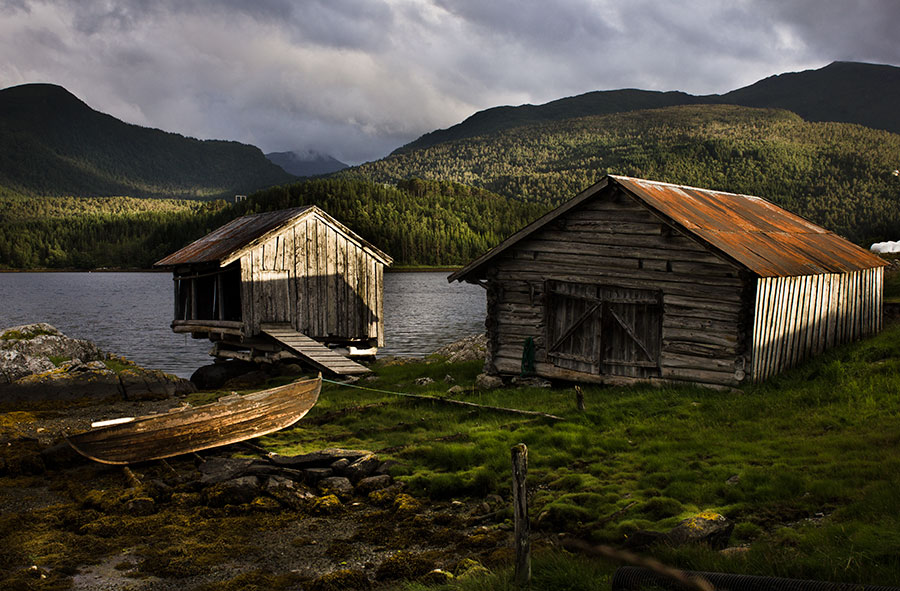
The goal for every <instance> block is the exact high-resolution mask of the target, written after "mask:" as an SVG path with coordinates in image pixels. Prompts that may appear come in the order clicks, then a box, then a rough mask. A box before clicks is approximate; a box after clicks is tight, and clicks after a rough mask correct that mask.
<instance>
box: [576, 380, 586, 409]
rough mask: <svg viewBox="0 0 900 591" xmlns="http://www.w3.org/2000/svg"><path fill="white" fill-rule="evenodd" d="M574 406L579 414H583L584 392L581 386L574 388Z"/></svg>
mask: <svg viewBox="0 0 900 591" xmlns="http://www.w3.org/2000/svg"><path fill="white" fill-rule="evenodd" d="M575 405H576V406H577V407H578V410H579V411H580V412H584V390H582V389H581V386H575Z"/></svg>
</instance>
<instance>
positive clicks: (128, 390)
mask: <svg viewBox="0 0 900 591" xmlns="http://www.w3.org/2000/svg"><path fill="white" fill-rule="evenodd" d="M61 360H64V361H61ZM111 362H115V363H114V364H113V363H111ZM57 363H58V364H59V366H57ZM122 366H124V369H120V370H119V371H118V372H117V371H115V370H113V369H111V367H116V368H121V367H122ZM193 391H194V388H193V386H192V385H191V384H190V383H189V382H188V381H187V380H183V379H181V378H177V377H175V376H172V375H169V374H166V373H164V372H161V371H155V370H147V369H143V368H141V367H138V366H137V365H135V364H133V363H131V362H130V361H128V360H127V359H125V358H122V357H116V356H114V355H108V354H106V353H104V352H103V351H101V350H100V349H99V348H98V347H97V345H95V344H94V343H92V342H90V341H85V340H82V339H73V338H70V337H67V336H66V335H64V334H62V333H61V332H60V331H59V330H57V329H56V328H54V327H53V326H51V325H49V324H46V323H38V324H26V325H22V326H14V327H12V328H8V329H6V330H4V331H2V332H0V399H3V400H9V401H20V400H71V399H78V398H95V399H101V400H102V399H107V398H121V397H123V396H124V397H126V398H128V399H130V400H143V399H161V398H167V397H169V396H172V395H174V394H187V393H189V392H193Z"/></svg>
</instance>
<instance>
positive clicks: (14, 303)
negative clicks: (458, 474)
mask: <svg viewBox="0 0 900 591" xmlns="http://www.w3.org/2000/svg"><path fill="white" fill-rule="evenodd" d="M447 275H448V273H446V272H428V273H385V275H384V302H385V305H384V316H385V320H384V321H385V329H384V331H385V346H384V347H382V348H381V349H380V350H379V354H387V355H401V356H412V357H419V356H423V355H427V354H428V353H431V352H432V351H434V350H435V349H437V348H438V347H440V346H442V345H445V344H447V343H451V342H453V341H455V340H457V339H460V338H462V337H464V336H468V335H471V334H475V333H478V332H483V331H484V316H485V295H484V290H483V289H482V288H480V287H478V286H476V285H470V284H467V283H466V284H459V283H453V284H449V283H447ZM173 297H174V294H173V288H172V276H171V275H170V274H169V273H0V329H3V328H7V327H10V326H16V325H19V324H29V323H32V322H47V323H49V324H52V325H53V326H55V327H56V328H58V329H59V330H61V331H62V332H63V333H65V334H66V335H68V336H71V337H75V338H80V339H88V340H90V341H93V342H95V343H97V345H98V346H99V347H100V348H101V349H103V350H104V351H108V352H110V353H116V354H118V355H124V356H125V357H127V358H128V359H131V360H132V361H135V362H136V363H138V364H139V365H142V366H144V367H148V368H153V369H161V370H163V371H166V372H168V373H173V374H175V375H177V376H181V377H190V375H191V374H192V373H193V372H194V370H195V369H197V368H198V367H200V366H201V365H206V364H207V363H210V362H211V361H212V358H211V357H209V355H208V352H209V349H210V346H211V344H210V342H209V341H207V340H205V339H204V340H195V339H192V338H191V337H190V335H180V334H175V333H173V332H172V330H171V329H170V328H169V324H170V323H171V321H172V313H173V306H174V304H173Z"/></svg>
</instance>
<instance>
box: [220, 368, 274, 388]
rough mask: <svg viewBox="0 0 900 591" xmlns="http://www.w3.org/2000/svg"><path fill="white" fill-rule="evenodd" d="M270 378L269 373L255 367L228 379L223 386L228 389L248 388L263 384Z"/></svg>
mask: <svg viewBox="0 0 900 591" xmlns="http://www.w3.org/2000/svg"><path fill="white" fill-rule="evenodd" d="M268 379H269V375H268V374H267V373H266V372H264V371H263V370H261V369H255V370H253V371H249V372H247V373H243V374H241V375H239V376H237V377H234V378H231V379H230V380H228V381H226V382H225V383H224V384H223V385H222V387H223V388H225V389H226V390H246V389H248V388H256V387H259V386H262V385H263V384H265V383H266V380H268Z"/></svg>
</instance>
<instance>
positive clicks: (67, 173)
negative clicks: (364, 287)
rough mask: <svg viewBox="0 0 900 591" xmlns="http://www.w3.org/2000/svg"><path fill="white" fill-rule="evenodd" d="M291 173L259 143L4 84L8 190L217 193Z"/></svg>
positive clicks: (58, 92) (40, 87)
mask: <svg viewBox="0 0 900 591" xmlns="http://www.w3.org/2000/svg"><path fill="white" fill-rule="evenodd" d="M293 179H294V177H293V176H291V175H289V174H288V173H286V172H285V171H284V170H282V169H281V168H279V167H278V166H276V165H275V164H273V163H271V162H269V160H267V159H266V157H265V156H264V155H263V153H262V152H261V151H260V150H259V149H258V148H256V147H254V146H249V145H246V144H240V143H238V142H225V141H216V140H206V141H201V140H197V139H194V138H188V137H184V136H181V135H178V134H175V133H166V132H164V131H160V130H158V129H149V128H145V127H140V126H137V125H130V124H127V123H123V122H122V121H119V120H118V119H116V118H115V117H111V116H110V115H105V114H103V113H99V112H97V111H94V110H93V109H91V108H90V107H88V106H87V105H86V104H84V103H83V102H81V101H80V100H78V99H77V98H76V97H75V96H73V95H72V94H70V93H69V92H68V91H66V90H65V89H64V88H62V87H60V86H55V85H52V84H25V85H22V86H14V87H12V88H7V89H4V90H0V187H3V188H5V189H6V192H7V193H10V192H15V193H18V194H21V195H32V196H54V195H55V196H62V195H71V196H92V197H94V196H105V195H129V196H132V197H167V198H188V199H214V198H219V197H230V196H233V195H234V194H235V193H249V192H252V191H254V190H256V189H260V188H264V187H269V186H272V185H275V184H279V183H286V182H290V181H291V180H293Z"/></svg>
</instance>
